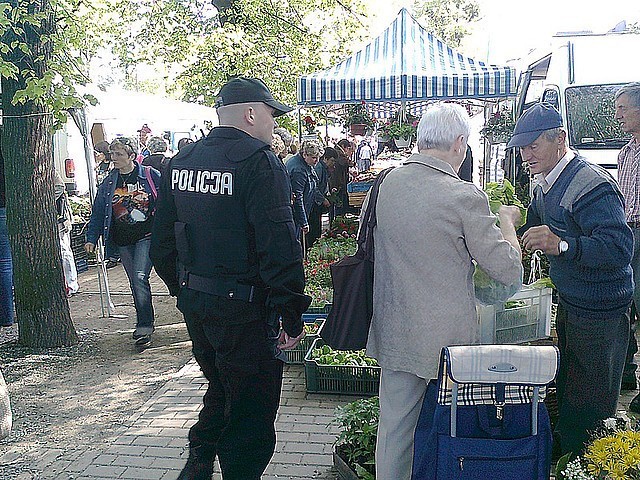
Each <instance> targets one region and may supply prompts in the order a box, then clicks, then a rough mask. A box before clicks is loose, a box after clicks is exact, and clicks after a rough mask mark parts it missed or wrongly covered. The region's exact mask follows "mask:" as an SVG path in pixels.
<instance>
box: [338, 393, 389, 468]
mask: <svg viewBox="0 0 640 480" xmlns="http://www.w3.org/2000/svg"><path fill="white" fill-rule="evenodd" d="M379 418H380V404H379V402H378V397H371V398H366V399H362V400H356V401H355V402H351V403H349V404H347V405H345V406H344V407H340V408H338V409H337V410H336V422H337V423H338V424H339V425H340V427H341V428H342V432H340V436H339V437H338V440H337V441H336V450H337V451H338V453H339V454H340V456H342V458H344V460H346V462H347V463H348V464H349V465H350V466H351V467H352V468H353V469H354V470H355V471H356V473H357V474H358V476H359V477H360V478H362V479H364V480H374V479H375V471H376V469H375V464H376V460H375V452H376V437H377V434H378V420H379Z"/></svg>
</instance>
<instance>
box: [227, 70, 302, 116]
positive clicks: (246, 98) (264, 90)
mask: <svg viewBox="0 0 640 480" xmlns="http://www.w3.org/2000/svg"><path fill="white" fill-rule="evenodd" d="M249 102H262V103H265V104H267V105H269V106H270V107H272V108H274V109H275V112H274V113H273V116H274V117H279V116H280V115H284V114H285V113H288V112H290V111H291V110H293V107H288V106H287V105H284V104H282V103H280V102H278V101H276V100H275V99H274V98H273V95H271V92H270V91H269V88H268V87H267V85H265V83H264V82H263V81H262V80H260V79H259V78H245V77H238V78H234V79H233V80H229V81H228V82H227V83H225V84H224V85H223V86H222V88H221V89H220V93H218V98H216V103H215V106H216V108H220V107H226V106H227V105H234V104H236V103H249Z"/></svg>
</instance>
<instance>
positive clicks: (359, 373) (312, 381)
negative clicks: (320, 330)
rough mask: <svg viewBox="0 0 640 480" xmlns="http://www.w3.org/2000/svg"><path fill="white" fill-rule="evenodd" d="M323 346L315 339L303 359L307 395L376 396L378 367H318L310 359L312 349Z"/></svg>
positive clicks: (378, 383)
mask: <svg viewBox="0 0 640 480" xmlns="http://www.w3.org/2000/svg"><path fill="white" fill-rule="evenodd" d="M323 345H324V340H322V338H317V339H315V340H314V341H313V343H312V344H311V348H310V349H309V351H308V352H307V355H306V356H305V357H304V375H305V383H306V386H307V393H335V394H343V395H359V396H363V397H371V396H373V395H378V389H379V387H380V367H378V366H366V367H355V366H351V365H318V363H317V362H316V361H315V360H312V359H311V353H312V351H313V349H314V348H320V347H322V346H323Z"/></svg>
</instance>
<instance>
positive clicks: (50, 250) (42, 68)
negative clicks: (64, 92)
mask: <svg viewBox="0 0 640 480" xmlns="http://www.w3.org/2000/svg"><path fill="white" fill-rule="evenodd" d="M18 3H20V4H21V5H22V6H24V5H25V3H23V2H17V1H15V0H12V1H11V2H10V4H11V6H12V7H13V8H16V7H17V6H18ZM28 9H29V11H30V13H31V14H37V13H41V12H46V13H48V14H49V15H47V20H45V21H43V22H42V23H41V24H40V25H38V26H31V25H27V24H22V25H19V26H20V27H22V28H24V34H22V35H21V36H20V38H18V37H15V34H14V33H13V31H9V33H8V34H6V35H5V36H4V38H3V39H2V43H4V44H6V45H11V42H12V41H14V40H22V41H24V42H25V43H26V44H27V45H28V46H29V48H30V49H31V52H30V54H24V53H23V52H21V51H20V50H19V49H14V50H12V51H11V52H10V53H9V54H7V55H6V57H5V58H6V59H7V60H8V61H11V62H13V63H14V65H16V66H17V67H18V69H19V70H20V72H23V71H24V70H27V69H31V70H33V71H34V72H35V76H36V77H38V78H42V77H43V75H44V73H45V72H46V70H47V61H48V59H49V58H50V56H51V43H50V42H47V43H42V41H41V36H42V35H43V34H48V33H50V30H51V26H52V16H51V10H50V6H49V3H48V0H40V1H39V2H29V3H28ZM25 86H26V82H25V80H24V78H23V77H22V75H21V74H18V78H17V79H6V78H3V79H2V106H3V123H4V126H3V128H2V137H1V138H2V153H3V156H4V161H5V182H6V197H7V225H8V228H9V239H10V243H11V251H12V258H13V276H14V277H13V278H14V285H15V287H14V288H15V301H16V314H17V319H18V323H19V340H18V341H19V343H20V344H22V345H26V346H29V347H35V348H47V347H58V346H66V345H74V344H76V343H77V342H78V337H77V335H76V332H75V329H74V327H73V323H72V321H71V315H70V313H69V303H68V301H67V297H66V291H65V282H64V274H63V270H62V260H61V254H60V241H59V238H58V225H57V218H56V209H55V201H54V192H53V185H54V163H53V153H52V131H53V129H52V125H53V117H52V115H51V113H50V111H48V110H49V109H48V108H47V107H45V106H44V105H43V104H42V102H34V101H27V102H26V103H24V104H17V105H13V104H12V102H11V100H12V99H13V97H14V94H15V93H16V91H18V90H20V89H24V88H25Z"/></svg>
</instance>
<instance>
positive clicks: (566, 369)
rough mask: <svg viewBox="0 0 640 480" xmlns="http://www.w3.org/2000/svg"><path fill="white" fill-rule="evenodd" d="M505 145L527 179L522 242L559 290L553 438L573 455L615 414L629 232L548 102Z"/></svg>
mask: <svg viewBox="0 0 640 480" xmlns="http://www.w3.org/2000/svg"><path fill="white" fill-rule="evenodd" d="M507 147H519V148H520V152H521V154H522V161H523V162H526V163H527V164H528V166H529V170H530V172H531V174H533V175H535V180H536V186H535V189H534V194H533V199H532V201H531V205H530V206H529V209H528V212H527V223H526V224H525V225H524V226H523V227H522V229H521V232H524V234H523V235H522V243H523V246H524V247H525V248H526V249H527V250H529V251H533V250H542V251H543V252H544V253H545V254H546V255H547V257H548V259H549V264H550V275H551V279H552V280H553V283H554V285H555V286H556V289H557V290H558V298H559V304H558V311H557V316H556V329H557V333H558V347H559V349H560V371H559V373H558V378H557V394H558V407H559V419H558V423H557V426H556V431H555V439H556V440H557V441H559V442H560V448H561V449H562V453H568V452H572V453H574V454H579V453H581V452H582V451H583V450H584V447H585V445H584V444H585V442H586V441H587V440H588V439H589V433H588V432H589V431H592V430H593V429H594V428H595V427H596V426H597V424H598V423H599V421H600V420H604V419H606V418H608V417H612V416H614V415H615V413H616V406H617V402H618V395H619V393H620V383H621V379H622V370H623V366H624V362H625V354H626V350H627V342H628V339H629V317H628V313H627V312H628V309H629V305H630V303H631V298H632V295H633V278H632V271H631V265H630V262H631V255H632V253H633V236H632V233H631V229H630V228H629V227H628V226H627V222H626V218H625V212H624V200H623V197H622V194H621V193H620V190H619V189H618V186H617V184H616V183H615V181H614V180H613V179H612V178H611V176H610V175H609V174H608V173H606V172H605V171H604V170H603V169H601V168H600V167H598V166H596V165H592V164H590V163H588V162H587V160H586V159H585V158H584V157H582V156H580V155H578V154H576V153H575V152H573V151H572V150H570V149H569V146H568V141H567V132H566V130H565V129H564V127H563V122H562V117H561V116H560V114H559V113H558V111H557V110H556V109H555V108H554V107H553V106H552V105H550V104H547V103H539V104H536V105H534V106H532V107H531V108H529V109H528V110H527V111H526V112H525V113H524V114H523V115H522V116H521V117H520V119H519V120H518V122H517V123H516V127H515V130H514V132H513V136H512V137H511V140H510V141H509V144H508V145H507ZM556 449H557V447H556Z"/></svg>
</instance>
